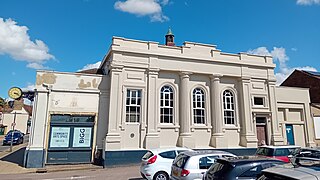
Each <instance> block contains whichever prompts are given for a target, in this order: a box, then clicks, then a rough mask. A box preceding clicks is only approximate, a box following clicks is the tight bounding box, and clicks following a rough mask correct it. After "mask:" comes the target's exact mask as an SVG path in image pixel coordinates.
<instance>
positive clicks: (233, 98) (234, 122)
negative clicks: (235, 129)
mask: <svg viewBox="0 0 320 180" xmlns="http://www.w3.org/2000/svg"><path fill="white" fill-rule="evenodd" d="M226 92H229V94H231V97H229V96H228V98H226V96H225V93H226ZM227 100H229V101H230V103H229V104H226V103H227ZM231 101H232V102H231ZM228 106H230V108H227V107H228ZM222 112H223V124H224V125H225V126H236V125H237V119H236V116H237V115H236V113H237V112H236V96H235V92H234V91H232V90H231V89H225V90H223V91H222ZM226 112H231V113H232V114H233V115H232V116H231V118H232V119H231V121H232V123H226V122H227V121H226Z"/></svg>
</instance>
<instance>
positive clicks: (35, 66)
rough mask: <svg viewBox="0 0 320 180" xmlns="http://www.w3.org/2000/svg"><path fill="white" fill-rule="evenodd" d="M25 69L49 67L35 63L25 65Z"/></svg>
mask: <svg viewBox="0 0 320 180" xmlns="http://www.w3.org/2000/svg"><path fill="white" fill-rule="evenodd" d="M27 67H28V68H31V69H49V67H46V66H43V65H42V64H41V63H36V62H32V63H29V64H27Z"/></svg>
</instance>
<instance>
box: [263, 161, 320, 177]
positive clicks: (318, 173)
mask: <svg viewBox="0 0 320 180" xmlns="http://www.w3.org/2000/svg"><path fill="white" fill-rule="evenodd" d="M298 179H303V180H319V179H320V167H319V163H317V165H315V166H313V165H310V164H309V165H308V166H294V165H292V164H290V163H288V164H285V165H282V166H274V167H272V168H268V169H265V170H263V171H262V172H261V175H260V177H259V178H258V180H298Z"/></svg>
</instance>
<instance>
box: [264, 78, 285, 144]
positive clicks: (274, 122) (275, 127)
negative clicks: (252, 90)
mask: <svg viewBox="0 0 320 180" xmlns="http://www.w3.org/2000/svg"><path fill="white" fill-rule="evenodd" d="M267 83H268V84H267V85H268V95H269V98H268V99H269V107H270V111H271V144H272V145H283V144H284V142H283V137H282V136H281V132H280V128H279V126H280V124H279V120H278V117H277V112H278V106H277V101H276V93H275V91H276V90H275V89H276V80H275V79H272V80H268V81H267Z"/></svg>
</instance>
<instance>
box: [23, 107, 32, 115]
mask: <svg viewBox="0 0 320 180" xmlns="http://www.w3.org/2000/svg"><path fill="white" fill-rule="evenodd" d="M23 108H24V110H26V111H27V113H28V114H29V116H31V115H32V106H29V105H25V104H24V105H23Z"/></svg>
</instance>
